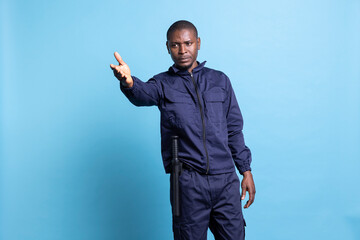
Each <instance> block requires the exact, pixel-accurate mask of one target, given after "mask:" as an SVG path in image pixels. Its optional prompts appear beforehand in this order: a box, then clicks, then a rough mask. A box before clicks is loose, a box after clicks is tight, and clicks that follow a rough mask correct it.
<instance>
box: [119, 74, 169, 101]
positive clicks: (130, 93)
mask: <svg viewBox="0 0 360 240" xmlns="http://www.w3.org/2000/svg"><path fill="white" fill-rule="evenodd" d="M131 77H132V79H133V81H134V85H133V86H132V87H131V88H125V87H123V86H122V85H121V83H120V89H121V91H122V92H123V93H124V94H125V96H126V97H127V98H128V99H129V101H130V102H131V103H133V104H134V105H135V106H152V105H159V101H160V99H161V97H162V91H161V87H160V83H159V82H158V81H157V80H155V79H154V78H151V79H150V80H149V81H147V82H142V81H141V80H140V79H138V78H137V77H135V76H131Z"/></svg>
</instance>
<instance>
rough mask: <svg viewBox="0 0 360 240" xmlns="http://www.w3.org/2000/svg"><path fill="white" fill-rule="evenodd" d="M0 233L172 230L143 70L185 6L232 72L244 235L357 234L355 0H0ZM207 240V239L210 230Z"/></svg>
mask: <svg viewBox="0 0 360 240" xmlns="http://www.w3.org/2000/svg"><path fill="white" fill-rule="evenodd" d="M0 9H1V38H0V41H1V42H0V47H1V49H0V52H1V64H0V66H1V69H0V71H1V85H0V86H1V105H0V106H1V112H0V113H1V118H0V120H1V139H0V141H1V145H0V146H1V149H0V150H1V162H0V177H1V178H0V182H1V185H0V207H1V208H0V237H1V239H3V240H32V239H36V240H45V239H46V240H48V239H51V240H58V239H59V240H60V239H61V240H63V239H69V240H77V239H79V240H80V239H81V240H82V239H87V240H93V239H102V240H105V239H109V240H110V239H111V240H112V239H171V237H172V230H171V209H170V203H169V176H168V175H166V174H165V173H164V170H163V166H162V161H161V155H160V128H159V125H160V124H159V112H158V110H157V108H156V107H150V108H149V107H144V108H137V107H134V106H133V105H131V104H130V103H129V102H128V101H127V99H126V98H125V97H124V96H123V95H122V94H121V92H120V90H119V83H118V81H117V80H116V79H115V78H114V77H113V74H112V71H111V70H110V67H109V64H110V63H116V61H115V59H114V57H113V52H114V51H118V52H119V53H120V54H121V55H122V57H123V59H124V60H125V61H126V62H127V63H128V64H129V66H130V68H131V70H132V73H133V74H134V75H136V76H138V77H139V78H141V79H142V80H143V81H146V80H147V79H149V78H150V77H151V76H153V75H154V74H156V73H159V72H162V71H165V70H167V69H168V67H169V66H170V65H171V64H172V61H171V58H170V57H169V55H168V54H167V51H166V48H165V40H166V39H165V33H166V30H167V29H168V27H169V26H170V25H171V24H172V23H173V22H174V21H176V20H179V19H187V20H190V21H192V22H193V23H194V24H195V25H196V26H197V28H198V30H199V36H200V37H201V39H202V46H201V50H200V52H199V58H198V59H199V60H200V61H203V60H207V66H208V67H212V68H215V69H219V70H222V71H224V72H225V73H226V74H227V75H228V76H229V77H230V79H231V81H232V83H233V87H234V89H235V92H236V95H237V98H238V102H239V105H240V107H241V110H242V113H243V116H244V119H245V125H244V134H245V139H246V143H247V145H248V146H249V147H250V148H251V150H252V152H253V163H252V168H253V175H254V178H255V183H256V189H257V194H256V200H255V203H254V204H253V205H252V206H251V207H250V208H249V209H247V210H244V215H245V219H246V221H247V225H248V226H247V228H246V235H247V239H275V240H278V239H284V240H285V239H286V240H288V239H329V240H330V239H360V204H359V198H360V191H359V183H360V176H359V170H360V161H359V160H360V150H359V149H360V148H359V146H360V31H359V30H360V1H358V0H327V1H325V0H317V1H314V0H303V1H300V0H295V1H285V0H274V1H266V0H254V1H244V0H240V1H238V0H232V1H224V2H223V3H221V2H220V1H189V0H184V1H180V2H179V1H130V0H129V1H101V2H100V1H91V0H90V1H85V0H83V1H70V0H63V1H44V0H32V1H25V0H23V1H21V0H12V1H10V0H2V2H1V6H0ZM209 239H213V237H212V236H211V235H209Z"/></svg>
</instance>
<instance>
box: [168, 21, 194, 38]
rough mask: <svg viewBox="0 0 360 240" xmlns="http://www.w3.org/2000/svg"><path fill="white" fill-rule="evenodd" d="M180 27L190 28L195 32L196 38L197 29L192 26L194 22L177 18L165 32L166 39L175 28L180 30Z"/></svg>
mask: <svg viewBox="0 0 360 240" xmlns="http://www.w3.org/2000/svg"><path fill="white" fill-rule="evenodd" d="M180 29H189V30H190V29H191V30H193V31H194V32H195V35H196V38H198V31H197V29H196V27H195V26H194V24H192V23H191V22H189V21H186V20H179V21H176V22H174V23H173V24H172V25H171V26H170V27H169V29H168V31H167V33H166V39H167V40H169V38H170V36H171V34H172V33H173V32H175V31H176V30H180Z"/></svg>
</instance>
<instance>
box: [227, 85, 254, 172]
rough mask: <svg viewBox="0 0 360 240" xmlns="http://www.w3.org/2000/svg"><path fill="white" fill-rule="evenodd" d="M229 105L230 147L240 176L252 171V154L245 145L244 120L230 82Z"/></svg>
mask: <svg viewBox="0 0 360 240" xmlns="http://www.w3.org/2000/svg"><path fill="white" fill-rule="evenodd" d="M228 84H229V85H228V94H229V98H228V101H229V105H228V111H227V115H226V119H227V127H228V145H229V148H230V150H231V154H232V157H233V160H234V162H235V166H236V168H237V169H238V170H239V172H240V174H243V173H244V172H246V171H249V170H251V168H250V164H251V152H250V149H249V148H248V147H247V146H246V145H245V141H244V135H243V132H242V130H243V118H242V115H241V111H240V108H239V105H238V102H237V100H236V97H235V93H234V90H233V88H232V86H231V83H230V81H229V82H228Z"/></svg>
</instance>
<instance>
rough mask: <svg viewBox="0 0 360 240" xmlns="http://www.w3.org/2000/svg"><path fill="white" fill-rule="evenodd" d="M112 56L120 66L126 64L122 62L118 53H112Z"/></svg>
mask: <svg viewBox="0 0 360 240" xmlns="http://www.w3.org/2000/svg"><path fill="white" fill-rule="evenodd" d="M114 56H115V58H116V60H117V61H118V62H119V64H120V65H125V64H126V63H125V62H124V60H122V58H121V56H120V54H119V53H118V52H115V53H114Z"/></svg>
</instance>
